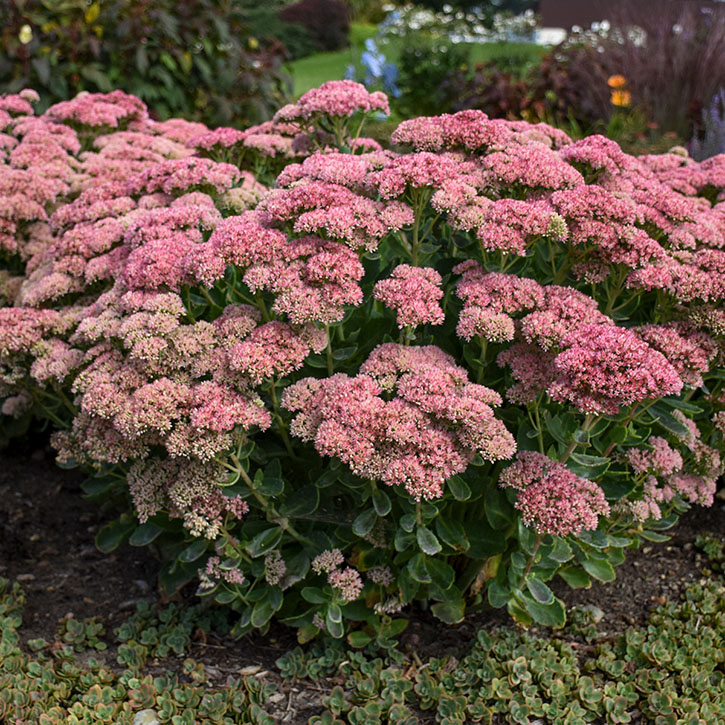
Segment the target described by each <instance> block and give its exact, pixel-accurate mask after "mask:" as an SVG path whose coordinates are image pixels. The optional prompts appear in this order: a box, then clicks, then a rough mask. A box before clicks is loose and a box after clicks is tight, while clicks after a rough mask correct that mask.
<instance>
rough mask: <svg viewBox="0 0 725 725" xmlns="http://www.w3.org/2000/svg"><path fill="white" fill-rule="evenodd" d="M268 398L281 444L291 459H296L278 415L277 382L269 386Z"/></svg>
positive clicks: (280, 417)
mask: <svg viewBox="0 0 725 725" xmlns="http://www.w3.org/2000/svg"><path fill="white" fill-rule="evenodd" d="M269 396H270V397H271V398H272V407H273V415H274V419H275V421H277V426H278V427H279V434H280V436H281V438H282V442H283V443H284V447H285V448H286V449H287V453H289V454H290V456H292V458H295V459H296V458H297V456H296V455H295V452H294V450H293V449H292V442H291V441H290V438H289V435H288V434H287V426H286V425H285V424H284V421H283V420H282V416H281V415H280V413H279V400H278V399H277V381H275V382H274V383H272V384H271V385H270V386H269Z"/></svg>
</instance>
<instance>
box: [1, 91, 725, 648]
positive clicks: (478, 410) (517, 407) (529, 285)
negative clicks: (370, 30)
mask: <svg viewBox="0 0 725 725" xmlns="http://www.w3.org/2000/svg"><path fill="white" fill-rule="evenodd" d="M34 100H35V95H34V94H33V92H31V91H25V92H23V93H22V94H20V95H16V96H9V97H6V98H4V99H3V101H2V104H1V107H2V114H3V115H2V116H1V117H0V120H2V123H3V124H4V126H3V136H2V139H3V155H4V165H5V168H4V170H3V175H2V177H1V179H2V180H1V181H0V184H2V187H0V192H2V194H3V205H2V207H0V208H1V210H2V224H3V226H2V229H3V236H2V238H1V240H2V242H1V243H2V246H3V250H4V258H5V267H6V268H5V271H4V272H3V278H2V282H3V286H2V294H3V297H4V299H5V301H6V304H7V306H6V307H5V308H4V309H3V310H1V311H0V344H1V349H0V353H1V354H2V363H3V370H2V374H3V385H4V388H3V394H4V396H5V397H6V399H5V402H4V404H3V413H4V415H5V416H6V417H9V418H12V419H13V420H16V421H17V420H23V419H25V420H28V419H29V418H30V417H31V416H35V417H38V418H40V419H42V420H45V421H48V422H50V423H51V424H52V425H53V426H54V427H55V428H56V429H57V431H56V433H55V435H54V445H55V447H56V449H57V451H58V457H59V461H60V462H61V464H62V465H68V466H83V467H85V468H86V469H88V470H89V471H92V472H93V475H92V477H91V478H90V479H89V481H88V483H87V485H86V490H87V492H88V493H89V494H92V495H96V496H99V497H101V498H103V499H104V501H106V502H107V503H108V502H113V501H115V502H117V503H118V504H119V505H120V506H121V507H122V508H123V507H125V508H126V509H127V510H125V511H124V513H123V514H122V515H121V516H120V517H119V518H118V519H117V520H116V521H115V522H114V523H112V524H110V525H108V526H107V527H105V528H104V529H102V530H101V531H100V532H99V535H98V538H97V541H98V545H99V546H100V547H101V548H102V549H104V550H111V549H113V547H115V546H116V545H118V543H119V542H121V541H123V540H124V539H127V538H128V539H129V540H130V542H131V543H132V544H135V545H151V546H153V547H154V549H155V550H156V552H157V553H158V555H159V556H160V557H161V558H162V559H163V560H164V561H165V562H166V566H165V568H164V570H163V573H162V575H161V581H162V584H163V586H164V587H165V588H166V589H167V590H169V591H173V590H175V589H177V588H179V587H180V586H183V585H184V584H186V583H188V582H190V581H192V580H196V581H197V582H198V591H199V593H200V594H201V595H202V596H205V597H208V598H209V599H210V600H214V601H216V602H217V603H220V604H224V605H227V606H229V607H230V608H231V609H233V610H235V611H236V612H237V613H238V616H237V618H236V621H235V625H234V632H235V634H238V635H241V634H244V633H246V632H249V631H250V630H252V629H259V630H262V631H266V629H267V628H268V627H269V625H270V622H271V621H272V619H273V618H276V619H279V620H281V621H282V622H285V623H286V624H288V625H291V626H293V627H295V628H297V631H298V637H299V639H300V641H306V640H308V639H311V638H313V637H315V636H317V635H318V634H320V633H321V632H324V633H326V634H328V635H330V636H332V637H335V638H342V637H343V636H345V635H346V634H347V636H348V641H349V642H350V643H351V644H352V645H354V646H358V647H362V646H366V645H367V644H370V643H373V642H374V643H375V644H376V646H383V647H387V646H390V645H392V644H393V643H394V641H395V637H396V636H397V635H398V634H399V633H400V632H401V631H402V630H403V628H404V627H405V625H406V623H407V620H406V619H405V618H404V617H402V616H397V615H399V614H400V613H401V612H402V611H403V610H404V609H405V608H406V607H408V606H410V605H411V604H412V603H414V602H419V603H420V604H421V605H422V606H425V607H429V608H430V610H431V611H432V612H433V613H434V614H435V616H437V617H438V618H440V619H441V620H443V621H444V622H449V623H453V622H459V621H461V619H462V618H463V616H464V613H465V612H466V611H467V610H469V609H470V608H471V607H482V606H493V607H506V608H507V610H508V612H509V613H510V615H511V616H512V617H513V618H514V619H515V620H517V621H518V622H520V623H522V624H524V625H529V624H531V623H532V622H539V623H542V624H546V625H550V626H555V627H560V626H563V625H564V623H565V611H564V606H563V604H562V602H561V601H560V600H559V599H558V598H557V597H556V596H555V595H554V593H553V591H552V589H551V587H550V586H549V585H548V583H547V582H550V581H551V580H552V579H553V578H554V577H555V576H559V577H561V578H562V579H564V581H566V582H567V583H568V584H570V585H572V586H587V585H588V584H589V583H590V581H591V579H592V578H594V579H598V580H601V581H611V580H612V579H613V578H614V576H615V571H614V567H616V565H617V564H619V563H621V562H622V560H623V558H624V556H625V551H626V550H627V549H635V548H636V547H637V546H638V545H639V544H640V543H641V541H642V540H654V541H658V540H661V538H662V536H663V534H662V533H661V532H662V531H664V530H666V529H668V528H670V527H671V526H672V525H674V523H675V522H676V520H677V517H678V515H679V514H680V513H682V512H683V511H685V510H686V509H687V507H688V506H689V505H691V504H704V505H710V504H711V503H712V500H713V495H714V492H715V487H716V481H717V478H718V476H719V475H720V474H721V473H722V460H721V454H722V450H723V427H724V424H725V411H724V410H723V409H724V408H725V395H724V393H723V380H725V372H724V371H723V367H722V354H723V333H724V332H725V312H724V311H723V308H722V298H723V296H725V285H724V282H723V280H724V279H725V276H724V275H723V273H724V272H725V251H723V248H722V247H723V240H724V239H725V235H724V234H723V227H724V226H725V216H724V208H723V168H724V165H725V159H724V158H723V157H722V156H716V157H713V158H712V159H708V160H707V161H705V162H702V163H697V162H694V161H692V160H691V159H689V158H688V157H687V156H686V154H683V153H681V152H679V151H678V152H675V153H669V154H664V155H657V156H643V157H633V156H629V155H627V154H625V153H623V152H622V151H621V149H620V148H619V147H618V146H617V145H616V144H615V143H614V142H612V141H610V140H608V139H606V138H604V137H601V136H593V137H588V138H586V139H584V140H581V141H577V142H572V141H571V139H570V138H568V137H567V136H566V134H564V133H563V132H561V131H559V130H557V129H554V128H552V127H550V126H547V125H545V124H537V125H531V124H527V123H524V122H510V121H504V120H490V119H488V118H487V117H486V116H485V115H484V114H482V113H480V112H475V111H469V112H462V113H459V114H455V115H447V116H440V117H427V118H418V119H413V120H411V121H406V122H403V123H402V124H401V125H400V126H399V127H398V128H397V130H396V131H395V132H394V134H393V136H392V142H393V143H394V144H395V147H396V149H398V150H397V151H395V152H392V151H384V150H382V149H381V148H380V146H379V145H378V144H377V143H376V142H373V141H371V140H370V139H366V138H365V137H364V136H362V123H363V121H364V119H365V117H366V116H367V115H370V114H373V113H379V112H386V111H387V110H388V105H387V98H386V97H385V96H384V95H383V94H381V93H369V92H368V91H366V90H365V89H364V88H363V87H362V86H360V85H359V84H356V83H353V82H347V81H341V82H330V83H327V84H325V85H323V86H322V87H321V88H319V89H315V90H313V91H311V92H309V93H308V94H305V95H304V96H303V97H302V98H301V99H300V100H299V102H298V103H296V104H294V105H288V106H285V107H283V108H282V109H280V110H279V111H278V113H277V114H276V116H275V120H274V121H272V122H269V123H267V124H263V125H262V126H258V127H253V128H250V129H248V130H246V131H238V130H235V129H228V128H222V129H215V130H209V129H207V128H205V127H203V126H201V125H200V124H192V123H189V122H185V121H181V120H173V121H168V122H164V123H159V122H154V121H152V120H150V119H149V118H148V114H147V111H146V108H145V107H144V105H143V104H142V103H141V102H140V101H139V100H138V99H136V98H133V97H131V96H128V95H126V94H123V93H121V92H115V93H113V94H108V95H81V96H79V97H77V98H76V99H74V100H72V101H69V102H64V103H60V104H57V105H55V106H52V107H51V108H49V109H48V111H46V113H45V114H43V115H41V116H35V115H34V114H33V113H32V103H33V101H34ZM129 497H130V502H131V504H132V508H131V507H130V506H129V503H128V500H129Z"/></svg>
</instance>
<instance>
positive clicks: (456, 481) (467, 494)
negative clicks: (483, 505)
mask: <svg viewBox="0 0 725 725" xmlns="http://www.w3.org/2000/svg"><path fill="white" fill-rule="evenodd" d="M446 484H447V486H448V490H449V491H450V492H451V495H452V496H453V498H455V499H456V501H467V500H468V499H469V498H471V489H470V488H469V486H468V484H467V483H466V482H465V481H464V480H463V479H462V478H461V477H460V476H457V475H456V476H451V477H450V478H449V479H448V481H447V482H446Z"/></svg>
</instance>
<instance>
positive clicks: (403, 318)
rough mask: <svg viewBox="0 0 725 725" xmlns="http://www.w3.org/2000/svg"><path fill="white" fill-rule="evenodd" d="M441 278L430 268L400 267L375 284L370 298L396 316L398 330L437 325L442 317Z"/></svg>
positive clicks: (406, 265)
mask: <svg viewBox="0 0 725 725" xmlns="http://www.w3.org/2000/svg"><path fill="white" fill-rule="evenodd" d="M441 282H442V278H441V276H440V274H439V273H438V272H436V270H435V269H433V268H432V267H411V266H410V265H408V264H399V265H398V266H397V267H396V268H395V269H394V270H393V271H392V274H391V276H390V277H388V278H387V279H382V280H380V281H379V282H377V283H376V284H375V290H374V292H373V296H374V297H375V299H376V300H380V301H381V302H382V303H383V304H384V305H385V306H386V307H390V308H391V309H393V310H395V311H396V313H397V319H398V327H400V328H403V327H406V326H411V327H416V326H418V325H425V324H429V325H440V324H442V323H443V320H444V318H445V315H444V313H443V309H442V308H441V306H440V299H441V298H442V297H443V290H442V289H441Z"/></svg>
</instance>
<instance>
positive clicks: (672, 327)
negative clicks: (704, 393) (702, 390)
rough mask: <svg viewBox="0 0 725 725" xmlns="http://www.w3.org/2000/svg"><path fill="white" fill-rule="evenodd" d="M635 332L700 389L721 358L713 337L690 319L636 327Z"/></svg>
mask: <svg viewBox="0 0 725 725" xmlns="http://www.w3.org/2000/svg"><path fill="white" fill-rule="evenodd" d="M633 332H634V333H635V334H636V335H637V336H638V337H639V338H640V339H642V340H644V341H645V342H646V343H647V344H648V345H650V346H651V347H653V348H654V349H655V350H659V352H661V353H662V354H663V355H664V356H665V357H666V358H667V360H668V361H669V362H670V363H671V365H672V366H673V367H674V368H675V370H677V373H678V374H679V376H680V377H681V378H682V382H683V383H684V384H685V385H689V386H691V387H694V388H698V387H700V386H701V385H702V383H703V380H702V376H703V374H704V373H707V372H708V371H709V370H710V368H711V366H712V364H713V363H714V362H715V361H716V360H717V359H718V355H719V347H718V345H717V343H716V342H715V340H713V338H712V337H711V336H710V335H708V334H706V333H704V332H702V331H700V330H696V329H695V328H693V327H692V325H690V324H688V323H686V322H666V323H664V324H661V325H643V326H642V327H635V328H634V329H633Z"/></svg>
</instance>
